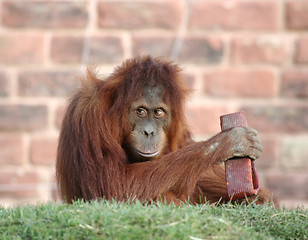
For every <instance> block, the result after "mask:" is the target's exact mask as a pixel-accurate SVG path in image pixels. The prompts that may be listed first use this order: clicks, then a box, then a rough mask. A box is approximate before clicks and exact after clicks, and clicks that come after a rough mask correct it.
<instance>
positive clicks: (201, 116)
mask: <svg viewBox="0 0 308 240" xmlns="http://www.w3.org/2000/svg"><path fill="white" fill-rule="evenodd" d="M229 112H233V109H232V108H230V107H228V106H225V105H218V106H210V105H206V106H187V109H186V114H187V123H188V126H189V127H190V129H191V131H192V134H193V135H194V136H202V135H214V134H217V133H218V132H220V131H221V129H220V122H219V121H220V120H219V117H220V116H221V115H224V114H227V113H229Z"/></svg>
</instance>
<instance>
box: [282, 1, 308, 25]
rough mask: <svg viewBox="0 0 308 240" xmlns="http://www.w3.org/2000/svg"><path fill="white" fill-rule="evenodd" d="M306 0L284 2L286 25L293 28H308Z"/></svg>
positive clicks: (307, 4) (307, 5) (307, 3)
mask: <svg viewBox="0 0 308 240" xmlns="http://www.w3.org/2000/svg"><path fill="white" fill-rule="evenodd" d="M307 12H308V2H307V1H306V0H295V1H294V0H293V1H288V2H287V3H286V25H287V27H288V28H289V29H293V30H307V29H308V14H307Z"/></svg>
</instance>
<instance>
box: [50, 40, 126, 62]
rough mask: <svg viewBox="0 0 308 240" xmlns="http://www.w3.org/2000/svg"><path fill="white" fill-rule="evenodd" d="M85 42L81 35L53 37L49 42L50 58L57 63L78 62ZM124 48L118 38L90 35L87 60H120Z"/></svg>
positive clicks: (80, 59)
mask: <svg viewBox="0 0 308 240" xmlns="http://www.w3.org/2000/svg"><path fill="white" fill-rule="evenodd" d="M84 44H85V39H84V38H83V37H69V36H61V37H55V38H53V40H52V43H51V58H52V60H53V61H54V62H58V63H80V62H81V61H82V51H83V47H84ZM123 55H124V49H123V46H122V42H121V39H120V38H117V37H92V38H91V41H90V46H89V61H90V62H92V63H101V62H103V63H118V62H121V61H122V59H123Z"/></svg>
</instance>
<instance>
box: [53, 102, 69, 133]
mask: <svg viewBox="0 0 308 240" xmlns="http://www.w3.org/2000/svg"><path fill="white" fill-rule="evenodd" d="M66 109H67V106H63V105H61V106H59V107H58V108H57V110H56V119H55V125H56V127H57V128H59V129H60V128H61V125H62V120H63V118H64V114H65V113H66Z"/></svg>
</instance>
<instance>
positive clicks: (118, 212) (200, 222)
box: [0, 201, 308, 240]
mask: <svg viewBox="0 0 308 240" xmlns="http://www.w3.org/2000/svg"><path fill="white" fill-rule="evenodd" d="M307 218H308V210H307V209H304V208H297V209H293V210H286V209H281V210H277V209H275V208H273V207H271V206H267V205H266V206H254V205H250V206H241V205H226V206H222V207H215V206H209V205H207V204H206V205H200V206H191V205H184V206H182V207H176V206H173V205H165V204H152V205H148V206H145V205H142V204H141V203H138V202H137V203H134V204H127V203H116V202H108V201H101V202H96V201H95V202H92V203H83V202H75V203H74V204H72V205H66V204H55V203H48V204H42V205H37V206H34V205H29V206H19V207H14V208H9V209H4V208H0V239H134V240H135V239H192V240H196V239H262V240H263V239H308V233H307V231H308V230H307V229H308V219H307Z"/></svg>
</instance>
